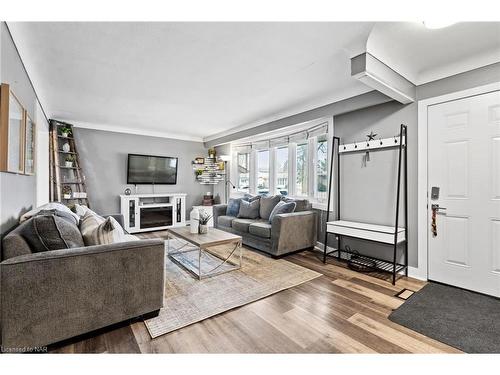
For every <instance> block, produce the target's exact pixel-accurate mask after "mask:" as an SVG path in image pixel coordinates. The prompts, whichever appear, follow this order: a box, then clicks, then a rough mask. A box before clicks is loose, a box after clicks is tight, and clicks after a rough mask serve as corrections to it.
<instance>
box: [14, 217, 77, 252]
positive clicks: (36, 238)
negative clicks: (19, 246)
mask: <svg viewBox="0 0 500 375" xmlns="http://www.w3.org/2000/svg"><path fill="white" fill-rule="evenodd" d="M18 233H19V234H20V235H21V236H22V237H23V238H24V240H25V241H26V242H27V243H28V245H29V246H30V249H31V251H32V252H33V253H38V252H43V251H50V250H60V249H69V248H73V247H82V246H84V243H83V238H82V235H81V234H80V231H79V230H78V227H77V226H76V225H75V224H73V223H72V222H70V221H69V220H67V219H65V218H62V217H60V216H57V215H52V214H46V215H37V216H34V217H32V218H31V219H30V220H28V221H26V222H24V223H22V224H21V226H20V227H19V232H18Z"/></svg>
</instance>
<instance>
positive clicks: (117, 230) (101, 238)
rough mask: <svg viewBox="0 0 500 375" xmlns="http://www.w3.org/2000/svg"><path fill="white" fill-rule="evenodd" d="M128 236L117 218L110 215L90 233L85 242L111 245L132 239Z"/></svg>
mask: <svg viewBox="0 0 500 375" xmlns="http://www.w3.org/2000/svg"><path fill="white" fill-rule="evenodd" d="M126 236H127V235H126V234H125V232H124V230H123V228H122V226H121V225H120V224H119V223H118V222H117V221H116V219H115V218H113V217H111V216H109V217H107V218H106V220H105V221H104V222H103V223H101V224H99V225H98V226H97V227H96V228H95V229H94V230H93V231H92V232H91V233H90V235H89V236H88V237H87V240H86V242H85V243H86V244H87V246H90V245H109V244H112V243H117V242H125V241H129V240H130V239H129V238H128V237H126Z"/></svg>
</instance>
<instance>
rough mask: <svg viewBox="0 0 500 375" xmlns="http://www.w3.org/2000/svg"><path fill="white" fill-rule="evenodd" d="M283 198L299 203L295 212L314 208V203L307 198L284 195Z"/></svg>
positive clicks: (286, 200)
mask: <svg viewBox="0 0 500 375" xmlns="http://www.w3.org/2000/svg"><path fill="white" fill-rule="evenodd" d="M281 200H282V201H283V202H285V203H290V202H295V203H296V204H297V207H295V212H300V211H308V210H310V209H312V205H311V203H310V202H309V201H308V200H307V199H294V198H288V197H282V198H281Z"/></svg>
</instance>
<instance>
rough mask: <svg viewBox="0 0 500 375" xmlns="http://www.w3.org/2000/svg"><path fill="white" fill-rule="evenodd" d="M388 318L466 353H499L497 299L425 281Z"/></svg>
mask: <svg viewBox="0 0 500 375" xmlns="http://www.w3.org/2000/svg"><path fill="white" fill-rule="evenodd" d="M389 319H390V320H392V321H393V322H395V323H398V324H400V325H402V326H405V327H407V328H410V329H412V330H414V331H417V332H419V333H421V334H423V335H425V336H428V337H431V338H433V339H435V340H438V341H441V342H443V343H445V344H448V345H450V346H453V347H455V348H457V349H460V350H462V351H464V352H466V353H500V299H498V298H494V297H489V296H485V295H483V294H479V293H474V292H470V291H467V290H463V289H459V288H455V287H452V286H448V285H443V284H438V283H433V282H431V283H429V284H427V285H426V286H425V287H423V288H422V289H421V290H419V291H418V292H416V293H414V294H413V295H412V296H411V297H410V298H408V300H407V301H406V302H405V303H404V304H403V305H401V306H400V307H399V308H398V309H397V310H395V311H393V312H392V314H391V315H390V316H389Z"/></svg>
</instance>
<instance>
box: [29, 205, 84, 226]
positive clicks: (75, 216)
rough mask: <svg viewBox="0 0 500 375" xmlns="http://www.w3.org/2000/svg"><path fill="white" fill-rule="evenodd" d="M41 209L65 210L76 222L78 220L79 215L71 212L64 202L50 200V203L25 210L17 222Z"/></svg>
mask: <svg viewBox="0 0 500 375" xmlns="http://www.w3.org/2000/svg"><path fill="white" fill-rule="evenodd" d="M42 210H58V211H62V212H66V213H68V214H70V215H71V216H73V217H74V218H75V220H76V222H77V223H78V222H79V221H80V217H79V216H78V215H77V214H75V213H74V212H72V211H71V210H70V209H69V208H68V207H66V206H65V205H64V204H62V203H59V202H50V203H47V204H44V205H42V206H40V207H37V208H34V209H32V210H30V211H28V212H26V213H25V214H24V215H22V216H21V218H20V219H19V223H22V222H23V221H26V220H28V219H30V218H32V217H33V216H35V215H36V214H37V213H38V212H40V211H42Z"/></svg>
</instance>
